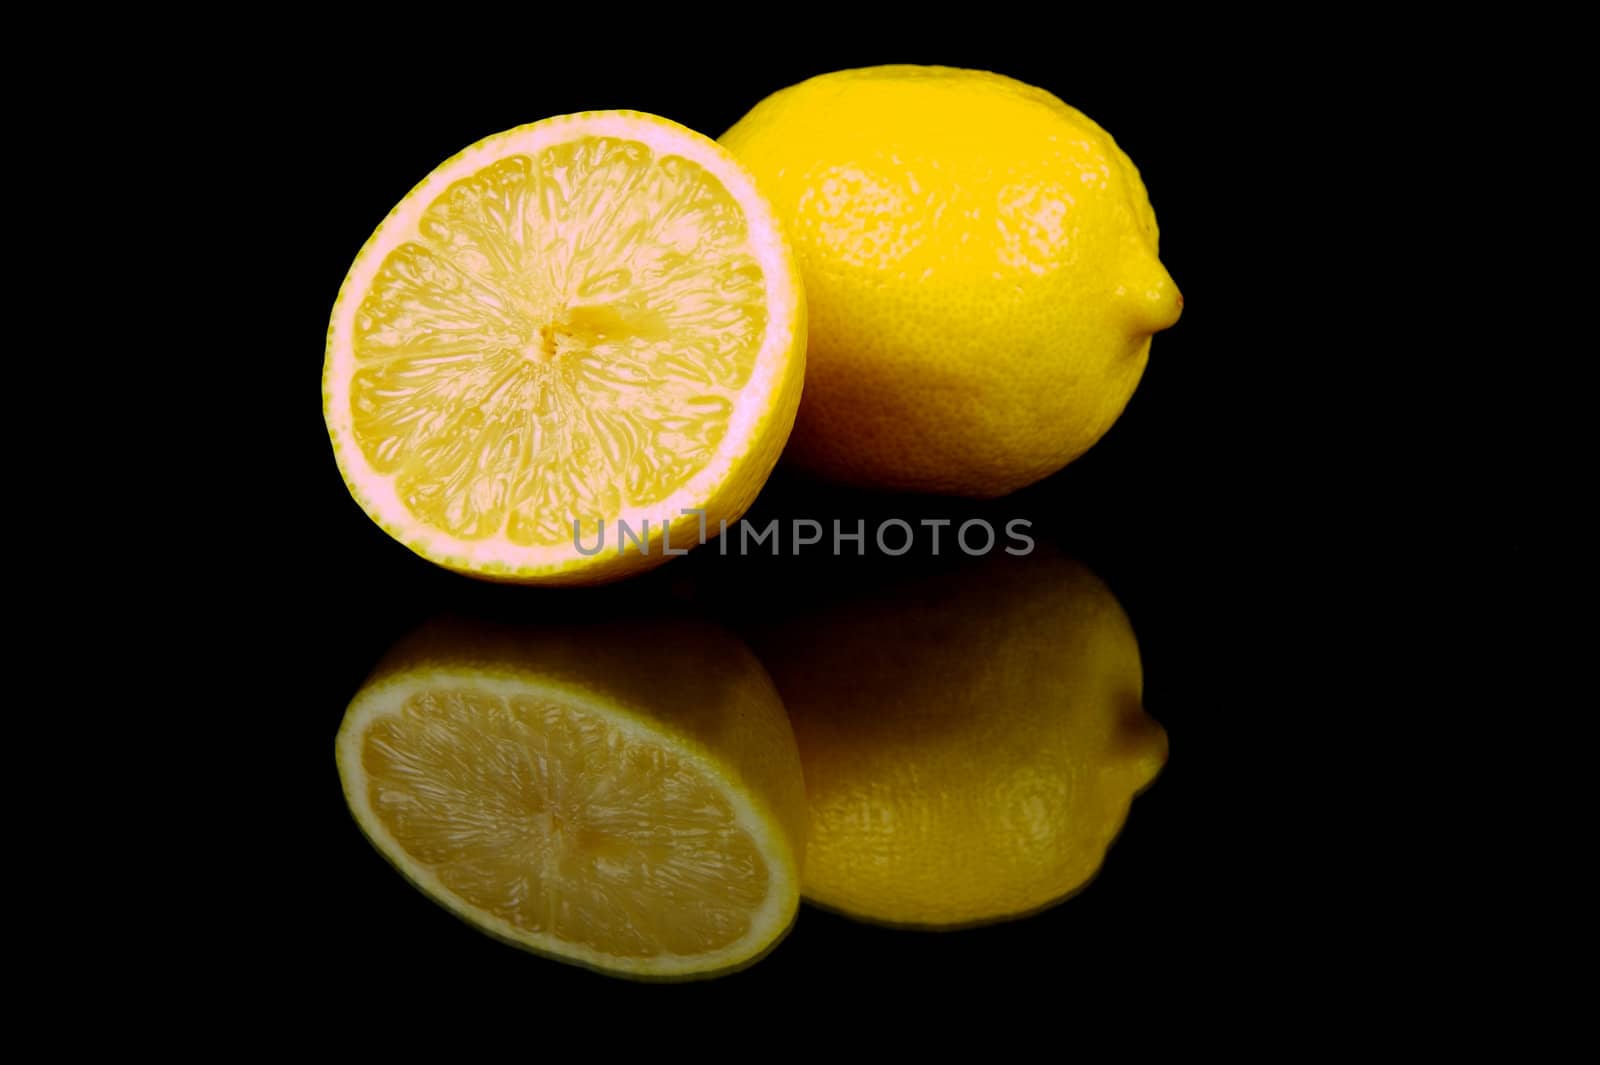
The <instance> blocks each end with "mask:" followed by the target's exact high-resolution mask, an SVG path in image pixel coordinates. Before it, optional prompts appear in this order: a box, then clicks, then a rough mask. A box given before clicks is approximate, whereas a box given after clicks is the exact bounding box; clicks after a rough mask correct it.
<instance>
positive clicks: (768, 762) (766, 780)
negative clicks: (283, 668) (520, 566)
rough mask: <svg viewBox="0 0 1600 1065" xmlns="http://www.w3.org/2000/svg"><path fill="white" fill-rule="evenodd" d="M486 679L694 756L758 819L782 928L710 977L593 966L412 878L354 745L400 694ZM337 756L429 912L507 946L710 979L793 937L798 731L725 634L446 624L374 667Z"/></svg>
mask: <svg viewBox="0 0 1600 1065" xmlns="http://www.w3.org/2000/svg"><path fill="white" fill-rule="evenodd" d="M486 679H487V680H490V681H494V682H510V683H512V684H514V685H526V686H528V687H529V688H530V690H535V691H539V692H544V693H550V692H556V693H562V695H563V696H564V697H563V700H562V701H563V702H567V703H568V704H575V705H583V706H589V707H596V708H604V712H605V713H606V714H607V715H608V716H610V717H611V718H612V719H613V720H614V721H621V722H622V723H623V724H624V726H625V727H628V726H632V727H634V728H636V729H639V730H642V731H644V732H646V733H649V734H651V735H653V736H655V737H657V738H658V739H660V740H661V741H663V742H664V743H665V744H666V745H668V746H670V747H671V748H672V749H673V750H675V751H677V752H679V753H681V754H687V755H689V756H691V757H693V758H694V759H695V761H696V762H697V764H699V765H700V767H701V768H702V769H703V770H704V771H706V772H708V773H709V774H711V775H713V776H714V777H716V778H717V779H718V780H720V781H721V783H722V784H723V785H724V787H725V788H726V789H727V790H728V791H729V792H730V793H733V794H736V795H738V796H739V797H740V798H741V800H742V801H743V802H744V803H746V804H747V805H748V807H749V808H750V809H751V810H752V811H753V812H754V814H755V816H756V817H757V818H758V819H759V821H760V824H761V831H760V832H759V836H760V842H761V843H762V851H763V853H764V855H765V856H766V858H767V861H768V874H769V876H770V877H771V880H772V882H773V883H774V885H775V888H774V900H773V907H772V908H773V910H774V912H775V914H776V915H777V919H776V920H775V921H773V922H772V923H771V924H770V926H768V927H766V928H763V929H759V930H757V932H756V933H755V934H753V936H752V938H751V940H750V941H749V942H748V943H747V944H746V945H745V949H744V950H742V951H741V952H738V953H736V954H734V955H731V956H728V957H723V958H720V959H718V960H717V961H716V962H715V963H714V964H711V965H701V964H698V963H696V962H695V961H694V960H692V959H690V960H687V961H685V960H682V959H672V958H667V959H647V960H643V961H640V960H635V959H619V958H615V957H600V956H596V955H593V954H590V953H585V952H582V951H574V950H573V949H572V948H571V947H570V946H563V945H561V944H554V943H551V942H550V941H549V940H548V939H547V938H540V937H534V936H529V935H521V934H516V933H515V932H514V931H513V930H510V929H508V928H507V927H505V926H496V925H495V924H493V923H491V922H488V921H485V920H484V919H483V916H482V915H481V914H479V913H477V912H474V910H473V909H472V908H471V907H470V906H467V905H464V904H463V903H462V902H461V901H460V900H459V899H457V898H455V897H454V896H452V895H451V894H450V893H448V892H444V891H440V890H438V889H437V887H436V886H435V885H433V884H430V883H428V882H426V878H424V877H419V876H418V875H417V870H416V868H415V867H414V865H413V863H412V862H411V860H410V859H409V858H408V857H407V856H406V855H405V854H404V853H403V852H402V851H400V850H399V849H398V848H397V846H396V845H395V844H394V843H393V841H392V839H391V837H390V836H389V834H388V832H387V831H386V830H385V829H384V827H383V826H382V824H381V823H380V822H379V821H378V820H377V818H376V817H375V815H374V814H373V812H372V809H371V806H370V804H369V803H368V802H367V801H366V799H365V797H364V796H363V795H362V793H361V792H362V789H363V787H364V785H365V780H366V778H365V774H364V772H363V771H362V770H361V744H362V741H363V736H364V733H365V730H366V728H367V726H368V725H370V724H371V722H372V721H373V720H374V717H373V716H371V711H372V710H373V709H375V708H377V707H379V706H382V705H383V704H385V703H386V702H390V701H392V700H393V698H394V693H395V692H396V691H409V690H413V689H414V688H416V687H417V686H419V685H420V686H422V687H438V688H444V689H450V688H463V687H466V688H470V687H471V686H472V685H473V684H474V683H475V682H481V681H483V680H486ZM335 753H336V762H337V765H338V769H339V777H340V782H341V784H342V786H343V789H344V793H345V801H346V803H347V804H348V805H349V807H350V810H351V813H352V816H354V818H355V820H356V823H357V825H358V826H359V827H360V829H361V831H362V833H363V834H364V835H365V836H366V837H367V839H368V840H369V841H370V842H371V843H372V845H373V846H374V847H375V848H376V849H377V850H378V851H379V853H381V854H382V855H383V856H384V858H385V859H387V860H388V861H389V862H390V864H391V865H393V866H394V867H395V869H396V870H397V871H398V872H399V873H400V874H401V875H402V876H404V877H405V878H406V880H407V881H409V882H410V883H411V884H412V886H413V887H415V888H417V889H418V890H419V891H421V892H422V893H423V894H425V895H427V896H428V897H429V898H431V899H432V900H433V901H434V902H436V903H438V904H439V905H440V906H442V907H444V908H445V909H447V910H449V911H450V912H451V913H453V914H454V915H455V916H456V917H458V918H460V919H461V920H463V921H465V922H466V923H468V924H470V925H472V926H473V927H474V928H477V929H478V930H479V931H481V932H484V933H486V934H488V935H490V936H492V937H494V938H496V939H498V940H500V941H502V942H504V943H508V944H510V945H511V946H514V947H518V948H520V949H523V950H527V951H529V952H531V953H534V954H538V955H541V956H543V957H549V958H554V959H555V960H558V961H563V962H568V963H571V964H577V965H581V966H583V967H585V968H590V969H594V970H596V971H599V972H604V973H607V974H609V975H612V976H622V977H627V978H629V979H637V980H685V979H704V978H708V977H715V976H721V975H726V974H727V973H730V972H734V971H737V970H739V969H743V968H745V967H747V966H749V965H751V964H754V963H755V962H756V961H759V960H760V959H761V958H763V957H765V956H766V955H767V954H768V953H770V952H771V951H772V950H773V949H774V948H775V947H776V946H777V945H778V943H780V942H781V941H782V940H783V938H784V936H785V935H787V934H788V931H789V929H790V928H791V927H793V923H794V918H795V915H796V913H797V911H798V909H799V904H800V884H801V867H802V864H803V861H804V857H805V841H806V822H807V812H806V800H805V784H804V781H803V778H802V776H801V769H800V762H799V753H798V750H797V747H796V744H795V738H794V732H793V729H792V727H791V726H790V724H789V721H788V717H787V715H786V714H785V712H784V709H783V704H782V703H781V702H780V701H779V698H778V694H777V691H776V689H775V688H774V686H773V682H772V679H771V677H770V676H769V675H768V673H767V671H766V670H765V669H764V668H763V667H762V665H761V663H760V662H759V661H758V660H757V659H756V658H755V656H754V655H753V654H752V653H751V652H750V650H749V648H747V647H746V646H745V645H744V644H743V643H742V642H741V641H739V640H738V638H737V637H735V636H733V635H732V634H731V633H728V632H727V631H725V630H723V629H721V628H720V627H717V626H713V625H708V624H704V623H698V622H690V621H683V620H678V621H676V622H674V623H673V624H672V625H671V626H658V625H641V624H626V623H615V624H605V625H599V624H591V625H522V626H511V625H499V624H492V623H487V622H481V621H476V620H470V619H464V618H458V617H445V618H441V619H438V620H436V621H434V622H431V623H429V624H428V625H426V626H424V627H422V628H421V629H419V630H418V631H416V632H414V633H412V634H411V635H409V636H407V637H406V638H405V639H403V640H401V641H400V642H399V643H397V644H396V645H395V646H394V647H393V648H391V649H390V651H389V652H388V653H387V654H386V655H385V656H384V658H383V660H382V661H381V662H379V664H378V665H377V666H376V667H375V668H374V670H373V672H372V674H371V675H370V676H369V677H368V679H367V680H366V682H365V683H364V684H363V685H362V687H361V690H360V691H359V692H358V693H357V694H356V696H355V698H354V699H352V701H351V704H350V707H349V709H348V710H347V711H346V713H345V718H344V721H343V723H342V724H341V726H340V730H339V734H338V737H337V740H336V743H335Z"/></svg>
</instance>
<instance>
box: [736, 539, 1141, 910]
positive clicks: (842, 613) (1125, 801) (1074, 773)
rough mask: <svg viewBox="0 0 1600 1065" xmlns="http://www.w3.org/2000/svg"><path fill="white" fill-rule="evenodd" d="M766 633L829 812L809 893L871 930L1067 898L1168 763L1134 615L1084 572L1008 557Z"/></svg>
mask: <svg viewBox="0 0 1600 1065" xmlns="http://www.w3.org/2000/svg"><path fill="white" fill-rule="evenodd" d="M764 636H765V637H766V638H765V639H763V640H762V642H761V644H760V645H759V646H758V648H757V649H758V652H759V653H761V655H762V660H763V661H764V662H765V663H766V664H767V666H768V668H769V669H770V670H771V672H772V675H773V678H774V679H775V680H776V681H777V684H778V690H779V692H780V694H781V695H782V696H783V700H784V704H785V706H787V707H788V709H789V714H790V719H791V721H792V722H793V724H794V730H795V738H796V740H797V741H798V743H799V745H800V760H801V763H802V765H803V767H804V773H805V781H806V792H807V797H808V802H809V805H810V810H811V829H810V838H809V840H808V841H807V847H806V866H805V874H804V881H803V883H804V888H805V895H806V898H808V899H810V900H811V901H813V902H816V903H819V904H821V905H823V906H827V907H829V908H832V909H836V910H840V911H842V912H844V913H848V914H851V915H853V916H856V917H861V918H865V919H868V920H874V921H882V922H888V923H892V924H904V925H921V926H949V925H964V924H972V923H978V922H983V921H992V920H999V919H1003V918H1006V917H1015V916H1018V915H1021V914H1025V913H1028V912H1031V911H1033V910H1037V909H1039V908H1040V907H1043V906H1045V905H1048V904H1049V903H1052V902H1055V901H1058V900H1060V899H1062V898H1063V897H1065V896H1066V895H1068V894H1070V893H1071V892H1073V891H1074V890H1076V889H1077V888H1079V887H1081V886H1082V885H1083V884H1084V883H1085V882H1087V881H1088V880H1089V878H1090V877H1091V876H1093V875H1094V873H1095V871H1096V870H1097V869H1098V868H1099V867H1100V863H1101V862H1102V861H1103V859H1104V856H1105V851H1106V848H1107V847H1108V846H1109V845H1110V843H1111V840H1112V839H1113V837H1114V836H1115V835H1116V834H1117V832H1118V831H1119V830H1120V828H1121V827H1122V823H1123V820H1124V819H1125V818H1126V816H1127V813H1128V806H1129V803H1130V801H1131V799H1132V797H1133V795H1134V794H1135V793H1136V792H1138V791H1139V790H1140V789H1141V788H1143V787H1144V786H1145V785H1146V784H1148V783H1149V782H1150V780H1151V779H1152V778H1153V777H1154V776H1155V775H1156V773H1157V772H1158V771H1159V770H1160V768H1161V766H1162V765H1163V764H1164V763H1165V761H1166V753H1167V741H1166V734H1165V733H1164V732H1163V731H1162V729H1161V726H1160V725H1158V724H1157V723H1156V722H1155V721H1153V720H1151V719H1150V718H1149V717H1148V716H1146V714H1145V713H1144V710H1143V708H1142V706H1141V704H1140V696H1141V686H1142V679H1141V673H1140V665H1139V649H1138V645H1137V644H1136V643H1135V641H1134V636H1133V631H1132V630H1131V629H1130V628H1129V626H1128V620H1127V618H1126V617H1125V616H1124V615H1123V613H1122V610H1121V608H1120V607H1118V605H1117V602H1116V600H1115V599H1114V598H1112V596H1111V593H1110V592H1109V591H1108V590H1107V589H1106V587H1105V585H1103V584H1101V583H1100V581H1099V580H1097V579H1096V578H1095V577H1094V576H1093V575H1092V574H1090V573H1089V572H1088V571H1087V570H1085V569H1083V568H1082V567H1081V566H1079V565H1078V564H1077V563H1075V562H1072V561H1070V560H1067V559H1063V558H1060V557H1057V556H1051V555H1045V554H1035V555H1032V556H1029V557H1027V558H1012V557H1009V556H1006V557H999V556H994V557H990V558H988V559H985V560H984V561H983V562H982V563H978V564H974V565H971V566H970V567H969V568H967V569H964V570H961V571H959V572H956V573H953V574H944V575H941V576H938V577H934V578H930V579H927V580H924V581H922V582H919V583H916V584H914V585H911V586H908V587H905V588H901V589H898V590H897V592H896V594H894V595H892V596H889V597H885V598H883V599H881V600H865V599H863V600H860V601H856V602H850V603H843V604H837V605H835V606H833V607H830V608H829V609H827V610H825V611H824V612H823V614H822V616H821V617H809V618H803V619H798V620H796V621H795V622H794V623H792V624H786V625H785V626H784V627H783V628H782V629H781V630H777V631H770V630H769V631H768V632H767V633H765V634H764Z"/></svg>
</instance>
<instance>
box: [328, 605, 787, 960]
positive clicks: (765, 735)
mask: <svg viewBox="0 0 1600 1065" xmlns="http://www.w3.org/2000/svg"><path fill="white" fill-rule="evenodd" d="M337 754H338V765H339V775H340V777H341V778H342V780H343V782H344V790H345V798H346V801H347V802H348V803H349V805H350V809H351V812H352V813H353V814H354V815H355V818H356V821H357V822H358V823H359V824H360V826H361V829H362V830H363V831H364V832H365V833H366V835H367V837H368V838H369V839H370V840H371V841H372V843H373V844H374V845H375V846H376V847H377V848H378V850H379V851H380V852H382V853H383V855H384V856H385V857H387V858H388V859H389V861H390V862H392V863H393V864H394V865H395V867H396V868H397V869H399V870H400V872H401V873H403V874H404V875H405V876H406V877H407V878H408V879H409V880H410V881H411V882H412V883H413V884H415V885H416V886H417V887H418V888H420V889H421V890H422V891H423V892H424V893H426V894H427V895H429V896H430V897H432V898H433V899H434V900H435V901H436V902H438V903H440V904H441V905H443V906H445V907H446V908H448V909H449V910H451V911H452V912H454V913H455V914H456V915H457V916H459V917H461V918H463V919H464V920H466V921H467V922H469V923H471V924H473V925H475V926H476V927H478V928H479V929H481V930H483V931H485V932H488V933H490V934H491V935H494V936H497V937H499V938H500V939H503V940H505V941H507V942H509V943H512V944H514V945H516V946H520V947H524V948H526V949H529V950H532V951H536V952H538V953H541V954H545V955H548V956H551V957H555V958H559V959H562V960H565V961H570V962H576V963H578V964H581V965H585V966H588V967H590V968H594V969H599V970H602V971H606V972H611V973H615V974H620V975H626V976H632V977H658V978H674V977H676V978H684V977H690V976H704V975H710V974H714V973H720V972H725V971H728V970H731V969H735V968H738V967H740V966H742V965H745V964H748V963H749V962H751V961H753V960H755V959H756V958H758V957H760V956H761V955H762V954H763V953H765V952H766V951H767V950H768V949H770V948H771V947H772V946H773V945H774V944H775V943H776V942H777V941H778V939H779V938H781V937H782V935H783V933H784V932H785V931H786V930H787V929H788V928H789V926H790V925H791V924H792V922H793V920H794V916H795V911H796V910H797V909H798V907H799V904H800V862H801V858H802V854H803V847H804V831H805V818H806V812H805V785H804V782H803V779H802V777H801V771H800V755H799V751H798V749H797V748H796V746H795V740H794V733H793V732H792V731H791V730H790V727H789V721H788V718H787V717H786V716H785V714H784V711H783V707H782V704H781V703H780V702H779V701H778V695H777V691H776V689H775V688H774V687H773V684H772V681H771V680H770V679H769V678H768V676H767V674H766V671H765V670H764V669H762V667H761V665H760V663H759V662H757V661H756V659H755V657H754V656H753V655H752V654H751V653H750V652H749V651H748V650H747V649H746V648H745V647H744V645H743V644H741V643H739V642H738V640H737V639H736V638H734V637H733V636H731V635H729V634H727V633H726V632H723V631H722V630H720V629H715V628H710V627H704V626H700V625H696V624H688V623H683V622H675V623H674V624H673V625H672V626H670V627H651V628H644V627H633V628H630V627H628V626H625V625H620V624H618V625H595V626H569V627H566V628H539V629H506V628H501V627H486V626H482V625H477V624H468V623H460V622H457V623H444V624H436V625H434V626H432V627H429V628H427V629H424V630H423V631H422V632H420V633H418V634H416V635H415V636H413V637H410V638H408V639H407V640H406V641H404V642H402V644H401V645H400V646H398V647H396V648H395V649H394V650H393V651H392V652H391V653H390V654H389V655H388V656H387V657H386V659H385V660H384V662H383V663H382V664H380V665H379V667H378V669H377V671H376V672H375V673H374V674H373V676H372V677H371V679H370V680H368V682H367V683H366V684H365V685H364V686H363V687H362V689H361V690H360V692H358V693H357V695H356V696H355V698H354V700H353V701H352V702H351V704H350V707H349V709H348V710H347V711H346V713H345V719H344V723H343V725H342V726H341V728H340V730H339V737H338V741H337Z"/></svg>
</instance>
